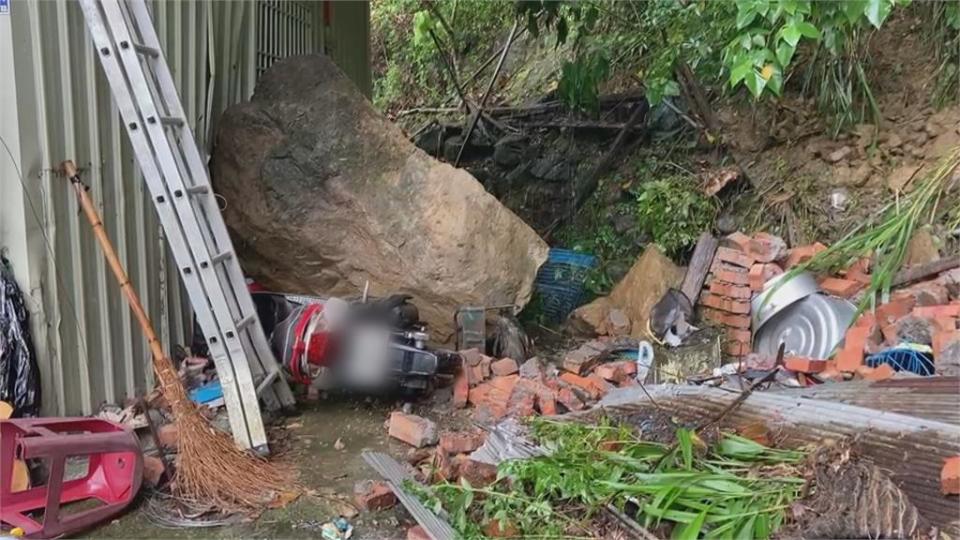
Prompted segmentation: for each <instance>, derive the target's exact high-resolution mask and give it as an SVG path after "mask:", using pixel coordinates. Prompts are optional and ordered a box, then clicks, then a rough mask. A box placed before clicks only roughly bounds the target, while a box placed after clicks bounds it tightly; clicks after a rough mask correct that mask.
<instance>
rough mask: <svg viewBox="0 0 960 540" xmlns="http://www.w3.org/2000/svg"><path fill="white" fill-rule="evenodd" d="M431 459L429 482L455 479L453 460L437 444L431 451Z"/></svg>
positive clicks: (455, 472)
mask: <svg viewBox="0 0 960 540" xmlns="http://www.w3.org/2000/svg"><path fill="white" fill-rule="evenodd" d="M432 457H433V459H432V460H431V462H430V468H431V469H432V470H431V471H430V472H431V473H432V474H431V476H430V482H431V483H438V482H450V481H452V480H455V479H456V476H457V471H456V469H454V467H453V462H452V461H451V460H450V458H449V457H448V456H447V453H446V452H444V451H443V450H442V449H441V448H440V447H439V446H438V447H436V448H435V449H434V451H433V456H432Z"/></svg>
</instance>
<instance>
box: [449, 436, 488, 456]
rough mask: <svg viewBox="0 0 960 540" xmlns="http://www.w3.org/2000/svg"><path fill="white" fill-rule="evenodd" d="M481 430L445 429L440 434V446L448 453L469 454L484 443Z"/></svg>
mask: <svg viewBox="0 0 960 540" xmlns="http://www.w3.org/2000/svg"><path fill="white" fill-rule="evenodd" d="M483 439H484V436H483V433H482V432H480V431H444V432H443V433H441V434H440V445H439V446H440V448H441V449H442V450H443V451H445V452H446V453H448V454H467V453H470V452H473V451H474V450H476V449H477V448H480V445H481V444H483Z"/></svg>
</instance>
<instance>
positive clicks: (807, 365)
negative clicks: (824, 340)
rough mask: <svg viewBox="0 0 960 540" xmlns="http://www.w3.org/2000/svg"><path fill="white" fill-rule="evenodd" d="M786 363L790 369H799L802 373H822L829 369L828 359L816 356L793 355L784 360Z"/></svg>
mask: <svg viewBox="0 0 960 540" xmlns="http://www.w3.org/2000/svg"><path fill="white" fill-rule="evenodd" d="M784 365H786V367H787V369H789V370H790V371H797V372H800V373H820V372H821V371H823V370H825V369H827V361H826V360H817V359H815V358H803V357H800V356H791V357H790V358H787V359H786V360H784Z"/></svg>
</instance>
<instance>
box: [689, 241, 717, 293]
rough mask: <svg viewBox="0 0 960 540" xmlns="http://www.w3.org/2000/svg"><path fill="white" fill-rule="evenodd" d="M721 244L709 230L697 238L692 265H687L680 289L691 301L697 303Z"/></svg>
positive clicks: (691, 260) (691, 259)
mask: <svg viewBox="0 0 960 540" xmlns="http://www.w3.org/2000/svg"><path fill="white" fill-rule="evenodd" d="M719 245H720V242H719V241H718V240H717V239H716V238H714V237H713V235H712V234H710V233H709V232H705V233H702V234H701V235H700V238H699V239H697V246H696V247H695V248H694V249H693V257H691V258H690V265H689V266H688V267H687V273H686V275H685V276H684V277H683V285H681V287H680V291H681V292H682V293H683V294H685V295H686V296H687V298H688V299H690V302H691V303H696V301H697V299H698V298H699V297H700V289H702V288H703V282H704V280H706V279H707V273H709V272H710V265H711V263H713V256H714V254H715V253H716V252H717V247H718V246H719Z"/></svg>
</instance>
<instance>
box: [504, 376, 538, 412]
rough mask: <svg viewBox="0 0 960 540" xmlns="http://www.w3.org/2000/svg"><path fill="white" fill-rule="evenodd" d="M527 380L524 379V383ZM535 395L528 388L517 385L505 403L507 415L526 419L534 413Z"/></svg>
mask: <svg viewBox="0 0 960 540" xmlns="http://www.w3.org/2000/svg"><path fill="white" fill-rule="evenodd" d="M526 380H527V379H524V381H526ZM536 406H537V394H536V392H534V391H532V390H531V389H530V388H528V387H526V386H523V385H519V384H518V385H517V386H516V387H515V388H514V389H513V394H512V395H511V396H510V400H509V401H508V402H507V413H508V414H510V415H511V416H516V417H520V418H526V417H528V416H533V414H534V412H536Z"/></svg>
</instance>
